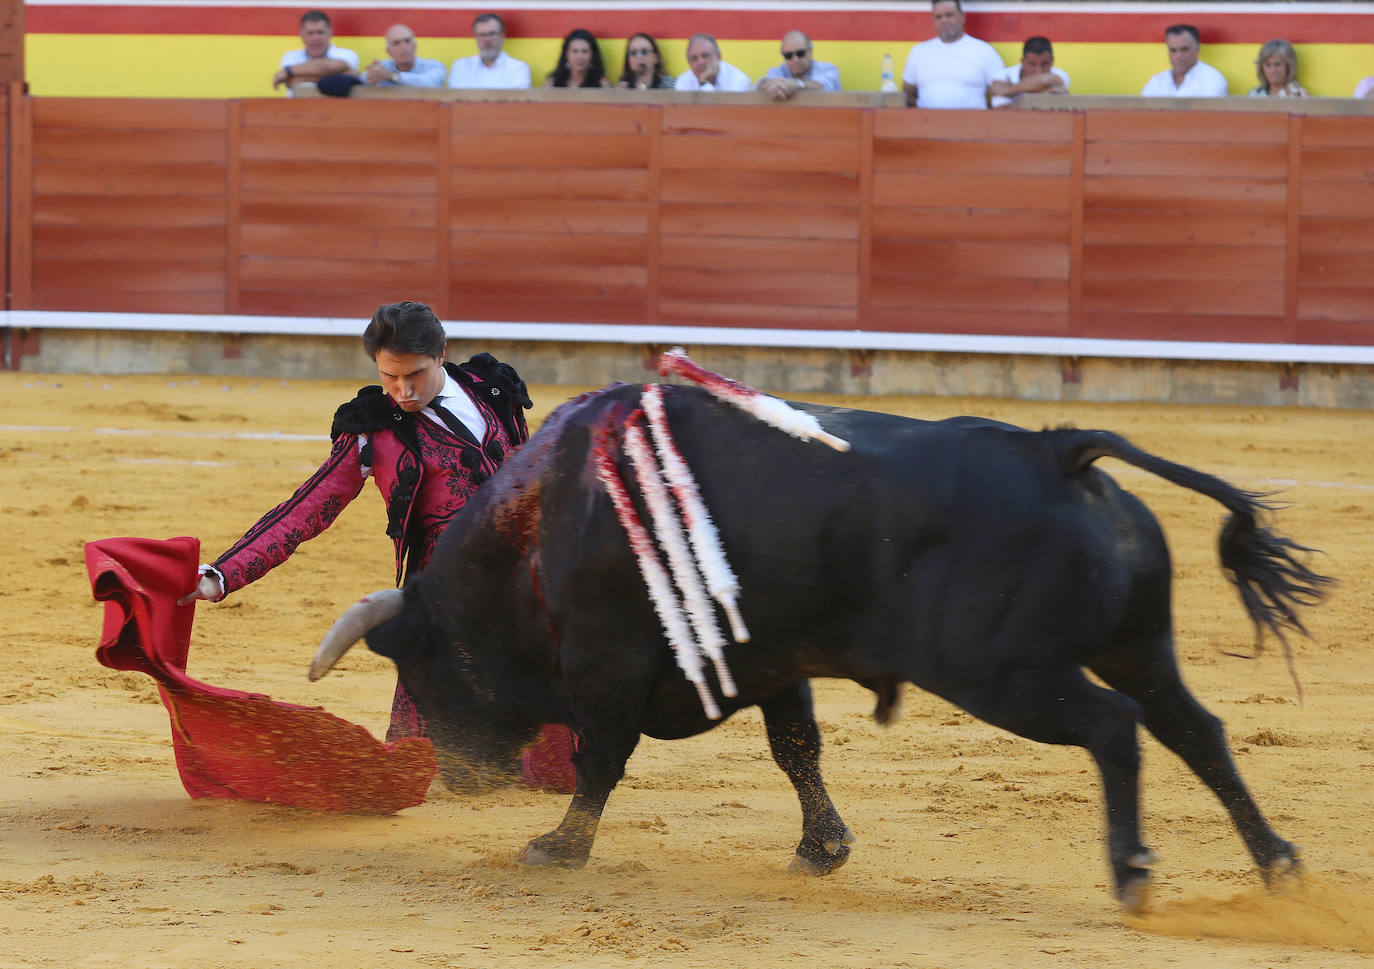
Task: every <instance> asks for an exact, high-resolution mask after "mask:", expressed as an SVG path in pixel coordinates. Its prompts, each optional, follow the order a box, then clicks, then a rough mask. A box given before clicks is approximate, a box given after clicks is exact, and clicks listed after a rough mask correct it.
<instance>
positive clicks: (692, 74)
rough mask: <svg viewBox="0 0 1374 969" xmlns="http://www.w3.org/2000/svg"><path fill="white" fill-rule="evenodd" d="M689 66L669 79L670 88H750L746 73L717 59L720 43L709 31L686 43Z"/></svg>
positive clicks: (676, 89)
mask: <svg viewBox="0 0 1374 969" xmlns="http://www.w3.org/2000/svg"><path fill="white" fill-rule="evenodd" d="M687 64H688V66H690V67H691V68H692V69H691V70H690V71H687V72H685V73H683V74H681V75H680V76H679V77H678V79H677V80H676V81H675V82H673V90H674V91H752V90H753V89H754V85H753V82H751V81H750V80H749V75H748V74H746V73H744V72H743V71H741V70H740V69H739V68H738V67H735V66H734V65H733V64H727V63H725V61H723V60H721V59H720V45H719V44H717V43H716V39H715V38H714V37H712V36H711V35H710V34H696V35H695V36H694V37H692V39H691V40H689V41H688V42H687Z"/></svg>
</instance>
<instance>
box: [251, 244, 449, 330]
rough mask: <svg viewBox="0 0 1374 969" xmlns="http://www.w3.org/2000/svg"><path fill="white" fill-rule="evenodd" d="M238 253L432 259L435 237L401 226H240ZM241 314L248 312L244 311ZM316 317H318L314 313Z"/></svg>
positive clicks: (284, 257) (348, 257)
mask: <svg viewBox="0 0 1374 969" xmlns="http://www.w3.org/2000/svg"><path fill="white" fill-rule="evenodd" d="M239 252H240V253H241V254H242V255H245V256H275V257H278V258H283V259H292V258H295V257H298V256H301V255H302V254H309V255H310V256H313V257H316V258H320V259H419V260H431V259H433V258H434V237H433V236H432V235H430V234H428V233H424V232H415V231H414V230H413V229H411V228H410V227H409V226H403V225H391V224H386V225H362V226H353V227H351V228H350V229H349V230H348V231H346V232H344V231H341V230H340V229H339V227H338V226H336V225H255V224H253V223H247V222H245V223H242V224H241V227H240V229H239ZM243 312H245V313H246V312H248V311H247V310H244V311H243ZM316 315H317V314H316Z"/></svg>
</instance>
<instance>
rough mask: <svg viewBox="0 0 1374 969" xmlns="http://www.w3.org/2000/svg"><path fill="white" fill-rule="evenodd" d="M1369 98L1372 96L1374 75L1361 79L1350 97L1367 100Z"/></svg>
mask: <svg viewBox="0 0 1374 969" xmlns="http://www.w3.org/2000/svg"><path fill="white" fill-rule="evenodd" d="M1370 96H1374V74H1371V75H1370V76H1369V77H1366V78H1364V79H1362V80H1361V81H1360V83H1359V84H1356V85H1355V93H1354V94H1352V95H1351V97H1354V98H1367V97H1370Z"/></svg>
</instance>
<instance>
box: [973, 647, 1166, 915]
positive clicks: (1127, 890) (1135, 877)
mask: <svg viewBox="0 0 1374 969" xmlns="http://www.w3.org/2000/svg"><path fill="white" fill-rule="evenodd" d="M965 686H966V689H965V690H954V691H951V693H950V694H948V696H949V699H951V700H954V701H955V702H956V703H958V704H959V705H960V706H962V707H963V708H964V709H965V710H967V711H968V712H969V713H972V714H973V715H974V716H976V717H979V718H980V719H983V720H986V721H987V722H988V723H991V724H994V725H996V726H999V727H1003V728H1005V729H1007V730H1011V731H1013V732H1014V733H1018V734H1020V735H1021V736H1023V737H1027V738H1029V739H1031V740H1038V741H1040V742H1042V743H1047V744H1065V745H1071V746H1075V747H1083V748H1084V749H1086V750H1087V751H1088V753H1090V754H1091V755H1092V757H1093V760H1094V761H1096V763H1097V768H1098V771H1099V772H1100V774H1101V777H1102V792H1103V797H1104V799H1105V801H1106V805H1107V847H1108V854H1109V857H1110V860H1111V865H1112V875H1113V876H1114V878H1115V879H1116V892H1117V897H1118V898H1119V899H1120V900H1121V902H1122V904H1123V905H1125V906H1126V907H1127V908H1130V909H1137V908H1139V907H1140V905H1141V904H1142V903H1143V901H1144V887H1145V885H1146V884H1147V882H1148V881H1149V877H1150V871H1149V868H1148V867H1146V866H1147V865H1148V864H1149V863H1150V861H1151V859H1152V855H1151V853H1150V850H1149V849H1148V848H1146V847H1145V845H1144V844H1142V843H1141V840H1140V748H1139V746H1138V745H1137V742H1136V722H1137V720H1138V718H1139V708H1138V707H1137V706H1136V704H1135V702H1134V701H1133V700H1131V699H1130V698H1129V697H1126V696H1123V695H1122V694H1120V693H1117V692H1115V691H1113V690H1106V689H1103V688H1102V687H1100V686H1097V685H1096V684H1094V683H1092V682H1090V681H1089V680H1088V678H1087V677H1086V676H1085V675H1084V674H1083V671H1082V670H1080V669H1078V668H1077V667H1073V668H1070V669H1064V670H1045V669H1020V670H1010V671H1008V672H1007V673H1005V674H1004V675H1002V676H999V677H997V678H996V679H995V681H992V682H984V683H978V684H976V685H975V684H965Z"/></svg>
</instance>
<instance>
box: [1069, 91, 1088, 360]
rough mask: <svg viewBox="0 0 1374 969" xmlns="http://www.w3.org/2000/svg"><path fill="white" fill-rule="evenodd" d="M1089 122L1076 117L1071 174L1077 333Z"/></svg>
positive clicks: (1072, 312)
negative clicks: (1084, 182)
mask: <svg viewBox="0 0 1374 969" xmlns="http://www.w3.org/2000/svg"><path fill="white" fill-rule="evenodd" d="M1087 132H1088V124H1087V119H1086V117H1085V116H1084V115H1083V114H1081V113H1078V114H1075V115H1074V118H1073V157H1072V160H1071V164H1072V175H1071V177H1070V178H1069V332H1070V333H1077V332H1078V331H1079V329H1080V328H1081V326H1082V322H1083V212H1084V207H1085V206H1084V197H1083V195H1084V193H1083V181H1084V178H1085V176H1086V172H1087V161H1086V158H1087V150H1088V149H1087V142H1088V135H1087Z"/></svg>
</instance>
